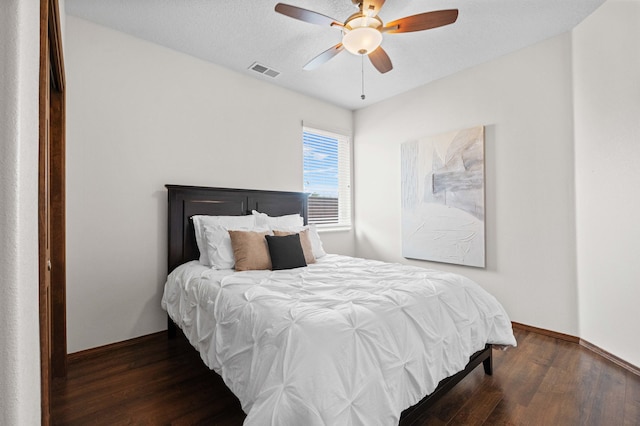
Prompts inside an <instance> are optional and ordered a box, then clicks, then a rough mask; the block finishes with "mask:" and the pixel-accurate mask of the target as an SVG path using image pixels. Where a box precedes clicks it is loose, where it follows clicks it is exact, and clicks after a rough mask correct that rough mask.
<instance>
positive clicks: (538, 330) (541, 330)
mask: <svg viewBox="0 0 640 426" xmlns="http://www.w3.org/2000/svg"><path fill="white" fill-rule="evenodd" d="M511 325H512V326H513V328H519V329H520V330H526V331H532V332H534V333H537V334H542V335H543V336H548V337H553V338H554V339H559V340H564V341H566V342H571V343H579V342H580V338H578V337H576V336H572V335H570V334H564V333H558V332H557V331H551V330H546V329H544V328H538V327H534V326H532V325H526V324H521V323H519V322H514V321H511Z"/></svg>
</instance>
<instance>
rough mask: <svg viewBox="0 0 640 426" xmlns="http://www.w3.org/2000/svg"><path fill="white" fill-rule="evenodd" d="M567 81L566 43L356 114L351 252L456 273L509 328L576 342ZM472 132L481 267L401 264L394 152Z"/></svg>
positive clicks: (558, 40)
mask: <svg viewBox="0 0 640 426" xmlns="http://www.w3.org/2000/svg"><path fill="white" fill-rule="evenodd" d="M571 81H572V76H571V37H570V35H569V34H565V35H561V36H558V37H555V38H552V39H550V40H547V41H545V42H542V43H540V44H537V45H535V46H532V47H529V48H526V49H523V50H521V51H518V52H516V53H513V54H510V55H508V56H505V57H502V58H500V59H497V60H494V61H491V62H489V63H486V64H483V65H480V66H477V67H474V68H472V69H469V70H466V71H463V72H460V73H458V74H455V75H453V76H450V77H447V78H444V79H442V80H439V81H436V82H434V83H431V84H428V85H426V86H423V87H421V88H418V89H416V90H413V91H411V92H408V93H405V94H402V95H399V96H397V97H394V98H392V99H389V100H387V101H383V102H381V103H379V104H376V105H374V106H371V107H369V108H366V109H363V110H360V111H358V112H357V113H356V114H355V120H354V122H355V148H354V149H355V160H354V162H355V188H356V191H357V192H356V202H355V203H356V204H355V209H356V217H355V222H356V247H357V254H358V255H359V256H362V257H373V258H378V259H382V260H387V261H397V262H402V263H408V264H415V265H420V266H423V267H433V268H439V269H443V270H449V271H454V272H458V273H462V274H464V275H467V276H469V277H470V278H472V279H474V280H476V281H477V282H478V283H479V284H480V285H482V286H483V287H484V288H486V289H487V290H489V291H490V292H491V293H492V294H493V295H495V296H496V297H497V298H498V300H500V301H501V302H502V303H503V304H504V306H505V308H506V309H507V311H508V312H509V314H510V316H511V319H512V320H513V321H517V322H521V323H524V324H529V325H533V326H536V327H541V328H545V329H549V330H554V331H558V332H562V333H568V334H571V335H577V334H578V316H577V311H578V305H577V297H578V295H577V283H576V254H575V224H574V220H575V205H574V168H573V156H574V150H573V125H572V123H573V115H572V114H573V110H572V98H571V96H572V92H571ZM371 90H374V89H373V88H372V89H371ZM476 125H484V126H485V132H486V136H485V141H486V142H485V164H486V166H485V167H486V246H487V254H486V259H487V267H486V269H478V268H471V267H461V266H454V265H448V264H442V263H431V262H426V261H413V260H407V259H404V258H402V256H401V236H400V235H401V229H400V226H401V224H400V216H401V211H400V146H401V144H402V143H403V142H407V141H411V140H415V139H417V138H420V137H422V136H427V135H437V134H440V133H444V132H448V131H451V130H456V129H463V128H467V127H472V126H476ZM382 197H384V200H385V201H384V202H381V200H382Z"/></svg>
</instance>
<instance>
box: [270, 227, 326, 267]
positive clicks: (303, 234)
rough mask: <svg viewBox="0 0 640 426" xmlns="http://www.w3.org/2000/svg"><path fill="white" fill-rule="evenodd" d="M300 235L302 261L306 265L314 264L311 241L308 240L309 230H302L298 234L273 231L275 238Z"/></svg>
mask: <svg viewBox="0 0 640 426" xmlns="http://www.w3.org/2000/svg"><path fill="white" fill-rule="evenodd" d="M292 234H300V245H301V246H302V252H303V253H304V260H305V262H307V265H309V264H311V263H316V258H315V256H314V255H313V248H312V246H311V239H310V238H309V230H308V229H304V230H302V231H300V232H289V231H273V235H275V236H276V237H284V236H285V235H292Z"/></svg>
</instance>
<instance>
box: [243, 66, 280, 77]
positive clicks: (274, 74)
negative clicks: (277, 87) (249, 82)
mask: <svg viewBox="0 0 640 426" xmlns="http://www.w3.org/2000/svg"><path fill="white" fill-rule="evenodd" d="M249 69H250V70H253V71H255V72H258V73H260V74H264V75H267V76H269V77H271V78H276V77H277V76H279V75H280V71H276V70H274V69H273V68H269V67H267V66H265V65H262V64H260V63H258V62H254V63H253V64H251V66H250V67H249Z"/></svg>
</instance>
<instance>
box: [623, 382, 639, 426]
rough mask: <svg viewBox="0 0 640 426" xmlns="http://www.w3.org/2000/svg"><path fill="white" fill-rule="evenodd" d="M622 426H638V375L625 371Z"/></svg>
mask: <svg viewBox="0 0 640 426" xmlns="http://www.w3.org/2000/svg"><path fill="white" fill-rule="evenodd" d="M624 426H640V377H639V376H636V375H634V374H631V373H628V372H627V388H626V393H625V404H624Z"/></svg>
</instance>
